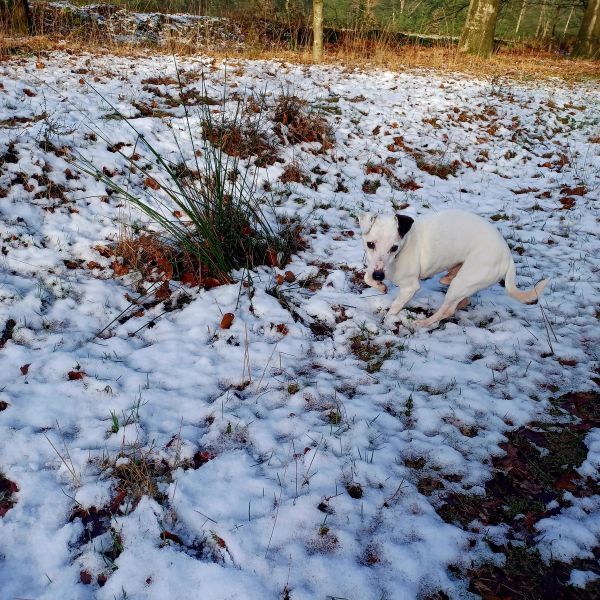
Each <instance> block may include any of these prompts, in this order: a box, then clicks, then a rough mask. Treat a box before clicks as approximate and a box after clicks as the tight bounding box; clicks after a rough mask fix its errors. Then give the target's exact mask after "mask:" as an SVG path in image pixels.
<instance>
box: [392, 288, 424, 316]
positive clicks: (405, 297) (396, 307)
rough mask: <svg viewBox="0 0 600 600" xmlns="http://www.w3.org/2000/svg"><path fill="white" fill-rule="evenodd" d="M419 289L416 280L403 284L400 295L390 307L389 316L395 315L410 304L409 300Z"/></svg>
mask: <svg viewBox="0 0 600 600" xmlns="http://www.w3.org/2000/svg"><path fill="white" fill-rule="evenodd" d="M420 287H421V286H420V285H419V280H418V279H417V280H416V281H411V282H410V283H403V284H402V286H401V287H400V293H399V294H398V296H397V297H396V299H395V300H394V301H393V302H392V305H391V306H390V309H389V314H391V315H397V314H398V313H399V312H400V311H401V310H402V309H403V308H404V307H405V306H406V305H407V304H408V302H410V299H411V298H412V297H413V296H414V295H415V294H416V293H417V291H418V289H419V288H420Z"/></svg>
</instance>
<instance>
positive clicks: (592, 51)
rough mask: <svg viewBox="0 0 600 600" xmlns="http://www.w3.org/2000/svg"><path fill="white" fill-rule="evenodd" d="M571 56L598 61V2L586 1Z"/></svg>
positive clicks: (599, 6) (599, 1) (599, 14)
mask: <svg viewBox="0 0 600 600" xmlns="http://www.w3.org/2000/svg"><path fill="white" fill-rule="evenodd" d="M572 56H574V57H577V58H592V59H600V0H588V3H587V7H586V9H585V13H584V15H583V21H582V22H581V27H580V28H579V33H578V34H577V41H576V42H575V48H573V54H572Z"/></svg>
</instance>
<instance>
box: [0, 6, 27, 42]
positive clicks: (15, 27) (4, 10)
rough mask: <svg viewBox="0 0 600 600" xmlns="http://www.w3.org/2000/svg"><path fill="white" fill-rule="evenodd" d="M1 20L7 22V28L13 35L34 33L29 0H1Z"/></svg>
mask: <svg viewBox="0 0 600 600" xmlns="http://www.w3.org/2000/svg"><path fill="white" fill-rule="evenodd" d="M0 17H2V18H1V19H0V20H2V21H4V22H5V23H6V26H5V27H6V30H7V31H8V32H10V33H12V34H13V35H29V34H31V33H33V22H32V19H31V10H30V9H29V3H28V1H27V0H0Z"/></svg>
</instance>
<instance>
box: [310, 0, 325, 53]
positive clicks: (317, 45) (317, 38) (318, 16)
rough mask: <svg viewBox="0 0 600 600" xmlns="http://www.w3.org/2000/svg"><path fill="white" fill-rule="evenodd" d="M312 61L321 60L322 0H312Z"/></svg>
mask: <svg viewBox="0 0 600 600" xmlns="http://www.w3.org/2000/svg"><path fill="white" fill-rule="evenodd" d="M312 57H313V61H314V62H317V63H318V62H321V60H323V0H313V49H312Z"/></svg>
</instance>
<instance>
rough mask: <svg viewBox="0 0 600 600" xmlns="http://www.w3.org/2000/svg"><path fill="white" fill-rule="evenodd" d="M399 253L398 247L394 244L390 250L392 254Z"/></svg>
mask: <svg viewBox="0 0 600 600" xmlns="http://www.w3.org/2000/svg"><path fill="white" fill-rule="evenodd" d="M397 251H398V246H396V244H394V245H393V246H392V247H391V248H390V252H397Z"/></svg>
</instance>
